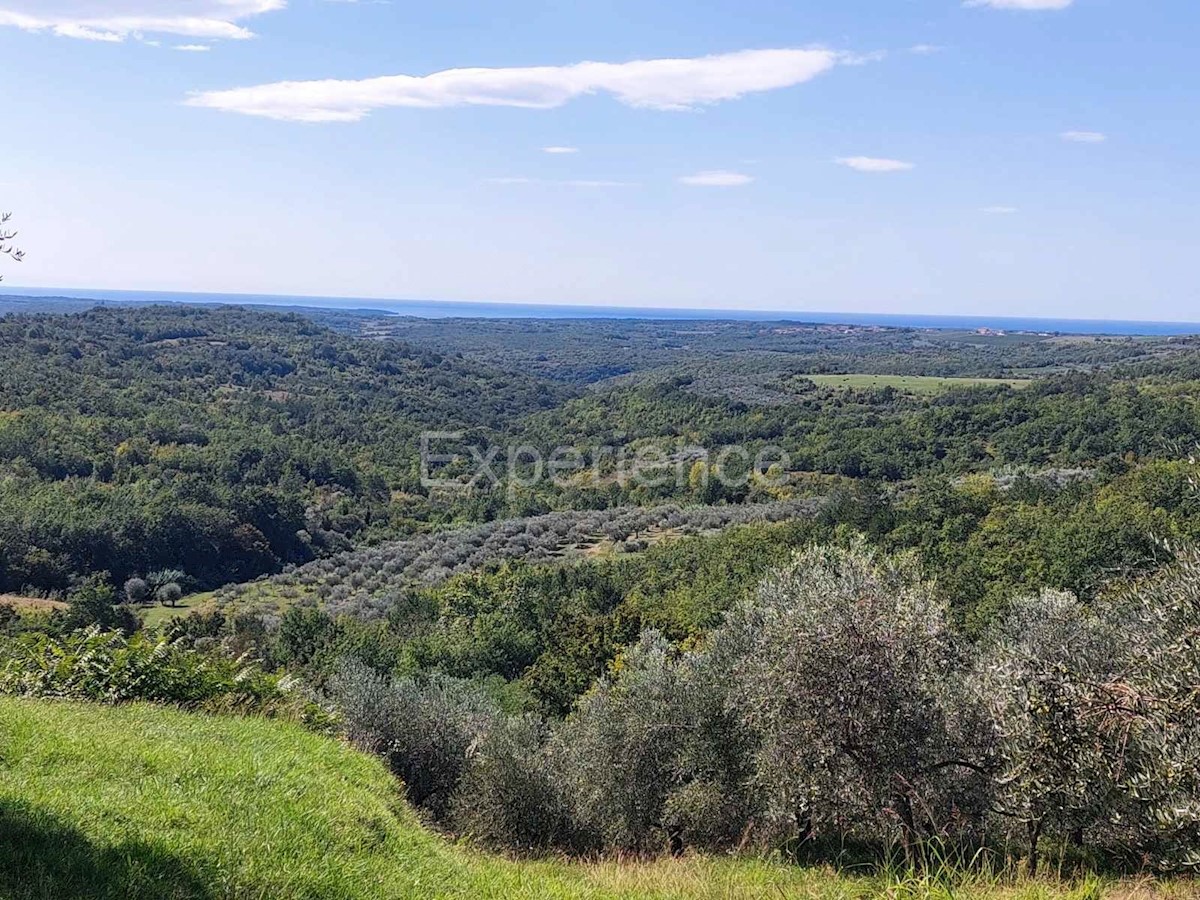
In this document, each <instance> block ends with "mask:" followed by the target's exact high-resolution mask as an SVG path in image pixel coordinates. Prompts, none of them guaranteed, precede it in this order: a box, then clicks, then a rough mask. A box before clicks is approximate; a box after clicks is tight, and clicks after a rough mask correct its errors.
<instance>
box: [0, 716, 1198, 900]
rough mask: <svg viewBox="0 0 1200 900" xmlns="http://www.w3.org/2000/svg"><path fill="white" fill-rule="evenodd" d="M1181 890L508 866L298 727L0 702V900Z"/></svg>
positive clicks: (748, 870)
mask: <svg viewBox="0 0 1200 900" xmlns="http://www.w3.org/2000/svg"><path fill="white" fill-rule="evenodd" d="M1189 888H1190V885H1189V884H1188V883H1178V884H1175V885H1156V884H1153V883H1150V882H1139V883H1137V884H1114V885H1110V886H1107V887H1105V888H1104V889H1103V890H1102V889H1101V885H1100V884H1099V883H1098V882H1095V881H1085V882H1084V883H1082V884H1079V885H1070V884H1066V883H1059V882H1050V881H1046V882H1038V883H1033V884H1031V883H1028V882H1020V881H1018V882H1016V883H1002V882H997V881H984V880H978V879H976V880H967V881H965V882H963V883H958V884H954V885H953V886H949V885H936V884H930V883H927V882H922V881H919V880H917V881H905V880H903V879H900V878H896V877H892V878H887V877H883V876H879V877H867V876H846V875H838V874H835V873H834V872H833V871H832V870H829V869H802V868H797V867H789V866H785V865H781V864H772V863H767V862H758V861H754V860H744V861H735V860H730V859H721V860H715V859H709V858H705V857H687V858H684V859H678V860H664V861H659V862H648V863H640V862H633V861H612V862H605V863H594V864H573V863H567V862H562V861H539V862H515V861H509V860H504V859H500V858H497V857H491V856H486V855H484V854H482V853H478V852H476V851H473V850H470V849H467V848H465V847H463V846H459V845H455V844H452V843H449V842H448V841H446V840H444V839H442V838H440V837H438V836H436V835H434V834H433V833H431V832H430V831H428V830H426V829H425V828H423V827H421V825H420V823H419V822H418V820H417V819H416V817H415V815H414V814H413V813H412V812H411V811H410V810H409V808H408V807H407V806H406V805H405V804H404V803H403V801H402V799H401V797H400V794H399V789H398V786H397V784H396V782H395V781H394V780H393V779H392V777H391V775H390V774H389V773H388V772H387V771H386V770H385V769H384V767H383V766H382V765H381V764H380V763H379V762H377V761H375V760H374V759H371V758H369V757H366V756H363V755H361V754H359V753H356V752H355V751H353V750H350V749H349V748H348V747H346V746H345V745H344V744H342V743H340V742H338V741H336V740H333V739H330V738H326V737H321V736H318V735H314V734H311V733H308V732H306V731H304V730H302V729H301V728H300V727H298V726H295V725H291V724H286V723H280V722H271V721H267V720H263V719H253V718H241V719H235V718H220V717H209V716H201V715H196V714H189V713H184V712H178V711H174V710H169V709H163V708H159V707H151V706H125V707H119V708H112V707H102V706H93V705H85V704H77V703H66V702H49V701H28V700H13V699H0V898H4V900H10V898H11V900H26V898H28V900H32V898H54V900H63V898H112V900H117V898H121V900H184V898H197V900H199V898H206V900H207V898H262V900H300V898H305V900H316V898H337V900H343V898H345V900H355V898H364V900H365V898H371V900H390V898H414V900H416V898H420V900H430V898H442V897H446V898H449V897H461V898H496V900H499V898H516V900H522V898H530V900H531V898H580V900H585V898H586V900H608V898H630V900H632V898H672V897H675V898H684V900H688V898H712V900H716V898H726V900H750V898H759V897H764V898H765V897H776V898H779V897H784V898H791V897H795V898H814V900H817V898H827V897H828V898H858V897H862V898H866V897H877V896H879V897H883V896H888V897H912V898H916V897H924V896H931V897H932V896H937V897H946V898H949V897H951V896H961V897H987V898H1005V900H1007V898H1014V900H1017V898H1026V897H1028V898H1034V897H1037V898H1041V900H1058V898H1063V900H1066V898H1080V900H1084V898H1088V900H1092V898H1097V897H1100V896H1102V895H1103V894H1105V893H1108V894H1109V895H1111V896H1114V897H1134V896H1136V897H1139V898H1150V897H1152V896H1180V897H1182V896H1185V895H1187V894H1188V893H1189Z"/></svg>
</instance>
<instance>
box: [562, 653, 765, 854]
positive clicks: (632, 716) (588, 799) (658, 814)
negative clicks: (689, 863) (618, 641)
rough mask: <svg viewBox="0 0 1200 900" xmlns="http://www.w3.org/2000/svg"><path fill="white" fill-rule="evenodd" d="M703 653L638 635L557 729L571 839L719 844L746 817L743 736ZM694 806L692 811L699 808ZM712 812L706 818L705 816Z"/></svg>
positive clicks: (611, 844)
mask: <svg viewBox="0 0 1200 900" xmlns="http://www.w3.org/2000/svg"><path fill="white" fill-rule="evenodd" d="M709 663H710V659H709V658H708V657H707V656H705V655H703V654H695V653H693V654H682V655H681V654H678V653H676V652H675V651H673V650H672V648H671V647H670V645H669V644H668V643H667V641H665V640H664V639H663V638H662V636H661V635H659V634H657V633H656V632H652V631H651V632H647V633H646V634H644V635H643V636H642V638H641V640H640V641H639V642H638V643H637V644H636V645H635V646H633V647H632V648H630V649H629V650H628V651H627V652H626V653H625V655H624V656H623V657H622V658H621V660H620V662H619V665H618V671H617V674H616V675H615V677H614V678H613V679H611V680H609V681H605V682H602V683H601V684H600V685H598V686H597V687H596V688H595V689H593V690H592V692H591V693H589V694H588V695H586V696H585V697H584V698H583V699H582V700H581V701H580V702H579V704H578V706H577V708H576V709H575V711H574V712H573V713H572V714H571V715H570V716H569V717H568V718H567V720H566V721H565V722H564V723H563V725H562V726H561V727H560V728H559V729H558V731H557V733H556V734H555V738H554V745H553V752H554V757H555V767H556V772H557V778H558V781H559V783H560V784H561V785H562V788H563V791H564V794H565V797H566V798H567V801H568V803H569V805H570V809H571V812H572V815H573V817H574V820H575V822H576V824H577V826H578V828H579V831H580V832H581V833H582V834H583V835H586V836H587V837H588V838H589V839H590V840H591V841H592V842H593V843H596V844H599V845H600V846H603V847H605V848H609V849H629V850H637V851H646V850H650V849H656V848H664V847H670V848H671V849H673V850H679V849H682V847H683V845H684V844H685V843H690V844H694V845H700V846H708V847H716V846H725V845H728V844H729V843H730V842H731V840H733V839H736V837H737V835H738V834H739V833H740V832H741V831H742V830H743V829H744V827H745V825H746V823H747V820H748V817H749V814H750V810H749V808H748V802H747V797H746V795H745V794H744V791H743V790H742V786H743V784H744V782H745V780H746V779H745V776H746V775H747V774H748V769H747V767H746V765H745V764H746V762H747V761H748V760H749V757H750V754H749V753H748V752H747V750H746V746H745V735H744V732H742V731H741V730H740V729H739V728H737V726H736V724H735V723H733V721H732V720H731V719H730V718H729V717H728V716H727V715H726V713H725V696H724V692H725V686H724V685H723V684H722V682H721V679H720V678H718V677H715V675H714V671H713V670H712V669H711V668H710V667H709ZM702 799H703V800H704V802H703V803H701V800H702ZM713 813H717V814H719V817H718V818H717V819H716V820H712V819H709V818H708V817H709V816H710V815H711V814H713Z"/></svg>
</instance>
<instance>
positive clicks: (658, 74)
mask: <svg viewBox="0 0 1200 900" xmlns="http://www.w3.org/2000/svg"><path fill="white" fill-rule="evenodd" d="M0 2H3V0H0ZM846 58H847V57H845V55H844V54H841V53H838V52H836V51H833V50H824V49H807V50H744V51H741V52H737V53H726V54H723V55H719V56H704V57H699V58H694V59H650V60H638V61H635V62H627V63H598V62H582V63H578V64H576V65H570V66H533V67H528V68H508V69H478V68H477V69H448V70H446V71H443V72H435V73H434V74H432V75H424V76H413V75H390V76H384V77H380V78H367V79H363V80H360V81H335V80H327V81H282V82H277V83H275V84H263V85H258V86H255V87H242V88H233V89H232V90H224V91H207V92H202V93H197V94H193V95H192V96H191V97H190V98H189V99H188V101H187V102H188V104H189V105H191V106H202V107H207V108H210V109H219V110H224V111H226V112H238V113H243V114H245V115H251V116H263V117H266V118H269V119H279V120H283V121H290V122H354V121H358V120H359V119H362V118H363V117H364V116H366V115H367V114H369V113H370V112H371V111H372V110H376V109H383V108H387V107H409V108H418V109H434V108H440V107H451V106H513V107H521V108H525V109H553V108H555V107H559V106H562V105H564V104H566V103H568V102H569V101H571V100H574V99H576V98H578V97H583V96H587V95H590V94H610V95H612V96H613V97H615V98H616V99H617V100H618V101H619V102H621V103H624V104H625V105H627V106H633V107H638V108H642V109H659V110H681V109H694V108H697V107H702V106H706V105H708V104H712V103H718V102H720V101H722V100H736V99H737V98H739V97H742V96H745V95H746V94H752V93H757V92H761V91H773V90H778V89H781V88H787V87H792V86H793V85H797V84H802V83H803V82H806V81H810V80H812V79H813V78H816V77H817V76H818V75H820V74H822V73H824V72H827V71H829V70H830V69H832V68H834V67H835V66H837V65H838V64H839V63H842V62H843V61H845V59H846Z"/></svg>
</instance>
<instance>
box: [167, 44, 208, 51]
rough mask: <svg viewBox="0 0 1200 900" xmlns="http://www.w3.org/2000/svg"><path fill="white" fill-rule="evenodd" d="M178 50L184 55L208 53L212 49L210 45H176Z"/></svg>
mask: <svg viewBox="0 0 1200 900" xmlns="http://www.w3.org/2000/svg"><path fill="white" fill-rule="evenodd" d="M174 49H176V50H182V51H183V52H184V53H207V52H208V51H209V50H211V49H212V47H210V46H208V44H176V45H175V48H174Z"/></svg>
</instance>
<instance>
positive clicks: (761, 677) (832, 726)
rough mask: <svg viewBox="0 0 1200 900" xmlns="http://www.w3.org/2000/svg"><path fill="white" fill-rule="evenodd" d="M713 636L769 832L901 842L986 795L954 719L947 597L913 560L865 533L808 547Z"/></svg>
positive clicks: (946, 821) (950, 820)
mask: <svg viewBox="0 0 1200 900" xmlns="http://www.w3.org/2000/svg"><path fill="white" fill-rule="evenodd" d="M716 642H717V643H718V644H724V645H725V647H724V649H723V651H722V652H724V653H726V654H728V656H729V658H730V659H732V660H734V662H733V666H734V676H735V682H736V687H735V690H734V696H733V700H734V704H735V709H736V710H737V711H738V712H739V714H740V716H741V718H742V721H743V722H744V723H745V725H746V726H747V727H749V728H750V729H752V730H753V732H754V733H755V734H756V735H757V737H758V740H759V745H758V750H757V754H756V759H755V767H756V782H757V785H758V787H759V789H760V790H761V792H762V799H763V803H764V806H765V809H766V817H767V823H768V825H769V826H771V827H772V828H773V830H775V831H776V833H777V834H778V836H779V837H788V836H791V835H793V834H794V835H796V836H798V837H800V838H801V839H805V838H808V837H816V836H821V835H829V834H833V835H842V836H850V837H857V838H860V839H865V840H867V841H870V842H875V843H885V842H890V841H892V840H896V839H899V840H901V841H903V842H905V844H906V845H909V844H911V843H912V842H914V841H917V840H921V839H924V838H928V837H932V836H935V835H936V836H942V835H944V834H946V833H947V831H948V829H950V828H951V826H952V825H953V824H954V823H955V822H956V821H958V820H960V819H961V817H962V810H963V808H964V807H965V808H966V809H967V810H968V811H971V810H973V809H976V808H978V807H979V806H981V805H982V803H983V801H984V800H985V799H986V797H985V795H986V791H985V789H984V786H983V784H982V782H983V779H982V778H981V777H980V775H978V774H975V772H974V771H972V770H973V768H976V767H975V765H974V764H973V763H970V762H969V761H967V760H963V759H962V751H961V747H960V746H959V744H960V740H959V735H957V734H955V733H954V730H953V728H952V727H951V725H952V723H953V722H955V721H958V720H960V717H959V716H958V715H956V714H955V712H954V709H953V707H954V706H955V701H954V699H953V698H952V697H948V696H947V687H948V685H953V684H955V683H956V677H955V670H956V668H957V660H956V658H955V654H954V652H953V648H952V646H951V640H950V633H949V630H948V627H947V624H946V618H945V609H944V608H943V606H942V604H941V603H940V602H939V601H937V600H936V599H935V597H934V595H933V592H932V590H931V588H930V587H929V586H928V585H926V584H923V583H922V582H921V581H920V579H919V573H918V572H917V571H916V569H915V567H914V565H913V564H912V562H911V561H909V560H907V559H903V558H901V559H892V558H887V557H884V556H882V555H880V554H878V553H876V552H875V551H872V550H869V549H867V548H866V547H865V546H864V545H862V544H857V545H855V546H852V547H851V548H850V549H848V550H841V549H815V550H809V551H805V552H803V553H801V554H800V555H799V556H798V557H797V558H796V560H795V562H794V563H793V564H792V565H791V566H790V567H788V568H786V569H784V570H782V571H780V572H777V573H775V574H773V575H771V576H769V577H768V578H767V579H766V580H765V581H764V582H763V584H762V586H761V588H760V590H759V594H758V596H757V598H755V599H754V600H753V601H751V602H749V603H748V604H746V605H745V606H743V607H742V608H740V609H739V610H737V611H735V613H733V614H732V616H731V621H730V622H729V624H728V625H726V626H725V627H724V628H723V629H722V630H721V632H720V633H718V635H717V637H716ZM964 772H965V773H967V775H968V776H969V777H967V778H965V780H964V774H963V773H964ZM972 781H974V782H977V784H971V783H970V782H972ZM981 794H982V795H984V796H979V795H981ZM970 818H974V817H973V816H972V817H970Z"/></svg>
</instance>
